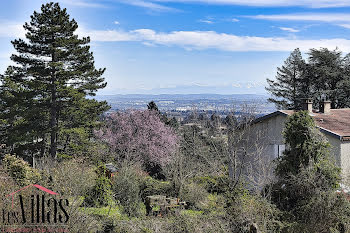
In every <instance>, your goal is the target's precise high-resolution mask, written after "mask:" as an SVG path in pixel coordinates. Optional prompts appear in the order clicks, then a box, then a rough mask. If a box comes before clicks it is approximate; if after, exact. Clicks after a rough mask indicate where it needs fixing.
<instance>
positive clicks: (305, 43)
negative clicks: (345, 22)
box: [81, 29, 350, 52]
mask: <svg viewBox="0 0 350 233" xmlns="http://www.w3.org/2000/svg"><path fill="white" fill-rule="evenodd" d="M81 32H82V33H83V35H90V36H91V39H92V41H117V42H118V41H119V42H120V41H134V42H141V43H145V42H147V43H146V44H149V43H150V44H152V45H164V46H179V47H182V48H184V49H188V50H193V49H196V50H204V49H217V50H222V51H232V52H234V51H292V50H293V49H295V48H300V50H302V51H308V50H309V49H310V48H319V47H324V48H329V49H335V48H336V47H339V48H340V49H341V50H342V51H344V52H350V40H348V39H343V38H335V39H318V40H307V39H305V40H301V39H294V38H283V37H257V36H237V35H234V34H226V33H217V32H214V31H173V32H169V33H164V32H156V31H154V30H151V29H138V30H133V31H128V32H125V31H116V30H109V31H98V30H93V31H87V30H85V31H81Z"/></svg>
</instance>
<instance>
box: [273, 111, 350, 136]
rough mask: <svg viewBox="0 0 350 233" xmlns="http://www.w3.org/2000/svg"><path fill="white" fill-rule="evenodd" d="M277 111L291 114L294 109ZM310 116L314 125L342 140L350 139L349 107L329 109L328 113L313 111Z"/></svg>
mask: <svg viewBox="0 0 350 233" xmlns="http://www.w3.org/2000/svg"><path fill="white" fill-rule="evenodd" d="M277 112H282V113H284V114H287V115H291V114H293V113H294V112H295V111H294V110H280V111H277ZM311 116H312V117H313V118H314V120H315V122H316V125H317V126H318V127H320V128H321V129H324V130H326V131H330V133H333V134H336V135H338V136H340V137H343V139H344V140H349V139H350V108H342V109H331V110H330V113H328V114H324V113H319V112H313V113H312V114H311ZM347 137H348V138H347Z"/></svg>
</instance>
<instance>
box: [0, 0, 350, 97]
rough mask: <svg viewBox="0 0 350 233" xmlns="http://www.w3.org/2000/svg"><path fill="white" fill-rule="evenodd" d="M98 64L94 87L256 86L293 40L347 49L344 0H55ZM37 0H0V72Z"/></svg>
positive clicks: (186, 89) (250, 89)
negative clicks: (99, 83) (101, 71)
mask: <svg viewBox="0 0 350 233" xmlns="http://www.w3.org/2000/svg"><path fill="white" fill-rule="evenodd" d="M59 2H60V3H61V6H63V7H66V8H67V10H68V13H69V14H70V15H71V17H72V18H75V19H76V21H77V22H78V24H79V29H78V32H77V33H78V34H79V35H81V36H86V35H89V36H90V37H91V39H92V43H91V49H92V51H93V52H94V55H95V60H96V66H97V67H106V68H107V70H106V73H105V75H104V76H105V78H106V80H107V82H108V86H107V88H106V89H104V90H102V91H100V92H99V94H128V93H147V94H161V93H171V94H174V93H217V94H235V93H257V94H261V93H265V91H264V86H265V85H266V81H265V80H266V78H273V77H274V76H275V73H276V68H277V67H278V66H281V65H282V64H283V61H284V60H285V59H286V58H287V57H288V55H289V53H290V52H291V51H292V50H293V49H294V48H297V47H299V48H300V49H301V50H302V51H303V52H304V53H306V52H307V51H308V50H309V49H310V48H313V47H315V48H319V47H327V48H329V49H335V48H336V47H338V48H339V49H340V50H342V51H343V52H344V53H348V52H350V11H349V10H350V1H348V0H294V1H290V0H100V1H92V0H62V1H59ZM42 3H45V1H40V0H31V1H28V0H11V1H1V2H0V72H1V73H3V71H4V70H5V69H6V67H7V66H8V65H9V64H11V62H10V59H9V57H10V55H11V53H13V52H14V50H13V48H12V45H11V43H10V41H11V40H13V39H14V38H18V37H23V35H24V30H23V29H22V25H23V24H24V22H27V21H29V19H30V15H31V14H32V13H33V11H34V10H36V11H40V6H41V4H42Z"/></svg>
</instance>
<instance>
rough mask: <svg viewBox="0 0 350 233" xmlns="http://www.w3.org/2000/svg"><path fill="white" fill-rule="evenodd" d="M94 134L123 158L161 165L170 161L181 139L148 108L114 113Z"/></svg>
mask: <svg viewBox="0 0 350 233" xmlns="http://www.w3.org/2000/svg"><path fill="white" fill-rule="evenodd" d="M95 135H96V137H97V138H99V139H100V140H102V141H104V142H106V143H107V144H108V145H109V146H110V149H111V150H112V151H113V152H115V153H116V154H117V155H118V156H120V157H122V158H126V159H131V160H134V161H141V162H148V161H149V162H153V163H155V164H160V165H165V164H167V163H168V162H169V161H170V159H171V156H172V155H173V154H174V152H175V151H176V148H177V143H178V138H177V135H176V133H175V132H174V130H173V129H172V128H170V127H169V126H166V125H165V124H164V123H163V122H162V121H161V120H160V118H159V116H158V113H157V112H155V111H149V110H145V111H135V110H132V111H127V112H118V113H115V114H112V115H111V116H110V118H109V119H108V120H107V122H106V126H105V127H104V128H102V129H100V130H97V131H95Z"/></svg>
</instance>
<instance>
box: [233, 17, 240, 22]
mask: <svg viewBox="0 0 350 233" xmlns="http://www.w3.org/2000/svg"><path fill="white" fill-rule="evenodd" d="M231 21H232V22H239V19H235V18H233V19H231Z"/></svg>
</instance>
